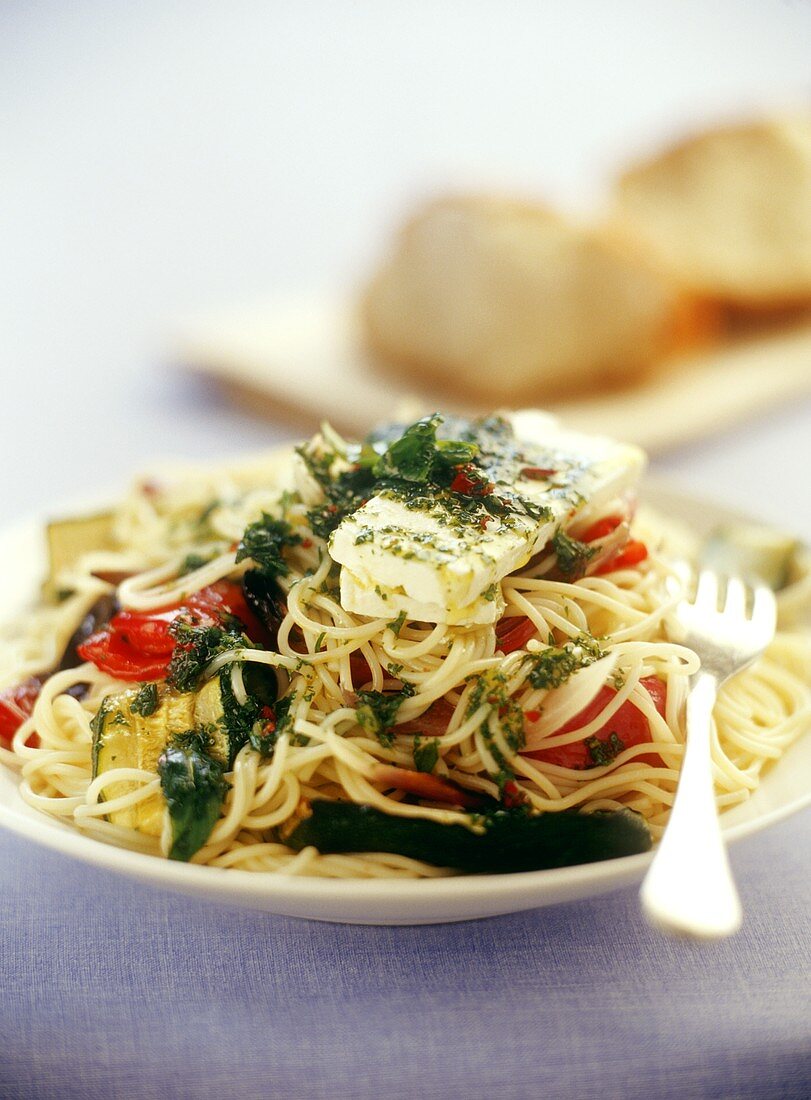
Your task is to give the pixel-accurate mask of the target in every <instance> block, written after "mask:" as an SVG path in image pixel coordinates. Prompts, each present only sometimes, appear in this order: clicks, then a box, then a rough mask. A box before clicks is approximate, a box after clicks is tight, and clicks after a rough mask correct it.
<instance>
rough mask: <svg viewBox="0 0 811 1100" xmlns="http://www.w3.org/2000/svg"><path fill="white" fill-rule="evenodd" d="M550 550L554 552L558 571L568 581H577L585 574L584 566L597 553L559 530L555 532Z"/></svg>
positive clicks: (592, 547) (593, 548)
mask: <svg viewBox="0 0 811 1100" xmlns="http://www.w3.org/2000/svg"><path fill="white" fill-rule="evenodd" d="M552 549H553V550H554V551H555V557H556V558H557V563H558V569H559V570H560V572H561V574H562V576H564V577H565V578H566V579H567V580H569V581H576V580H579V579H580V578H581V577H582V576H583V574H584V573H585V572H586V566H587V565H588V563H589V562H590V561H591V559H592V558H593V557H594V555H595V554H596V553H597V550H596V548H595V547H594V546H589V545H588V543H586V542H580V540H579V539H574V538H572V537H571V535H567V534H566V532H565V531H563V530H562V529H561V528H558V530H557V531H556V532H555V535H554V537H553V539H552Z"/></svg>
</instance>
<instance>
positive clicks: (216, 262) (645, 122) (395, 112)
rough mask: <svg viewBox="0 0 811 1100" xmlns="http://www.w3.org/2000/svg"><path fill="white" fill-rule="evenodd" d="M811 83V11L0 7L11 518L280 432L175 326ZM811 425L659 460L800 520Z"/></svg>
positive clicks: (556, 196) (802, 412) (584, 177)
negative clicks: (474, 194) (403, 227)
mask: <svg viewBox="0 0 811 1100" xmlns="http://www.w3.org/2000/svg"><path fill="white" fill-rule="evenodd" d="M809 99H811V3H809V2H808V0H784V2H776V0H682V2H675V0H674V2H670V3H665V2H662V0H660V2H654V0H636V2H632V0H591V2H587V0H575V2H571V0H569V2H563V0H558V2H547V3H539V2H535V3H529V2H524V3H521V2H516V0H512V2H509V0H502V2H498V0H493V2H486V3H485V2H479V3H474V2H467V3H462V2H445V3H442V2H438V0H435V2H433V3H426V2H418V0H412V2H410V3H401V2H388V3H387V2H384V0H379V2H377V3H374V2H355V3H349V2H339V0H332V2H320V0H319V2H307V0H299V2H292V0H291V2H286V3H281V2H265V3H245V2H243V3H235V2H228V3H225V2H223V3H208V2H201V0H197V2H191V0H190V2H186V3H182V2H177V0H167V2H164V3H160V4H158V3H151V2H143V0H141V2H138V3H119V2H101V0H98V2H94V3H77V2H72V3H21V2H20V3H18V2H9V0H5V2H4V0H0V376H1V380H2V391H0V392H2V395H3V396H2V410H3V415H2V426H1V427H0V479H1V480H0V503H2V507H3V515H4V517H6V519H10V518H13V517H15V516H18V515H22V514H24V513H28V512H31V511H37V510H39V509H42V508H49V509H51V510H58V509H59V507H60V504H61V503H62V502H64V501H66V500H69V499H70V498H71V497H76V496H77V495H78V496H82V495H86V494H87V493H88V492H89V491H95V490H102V491H104V490H110V489H113V490H114V489H115V488H116V487H117V486H120V485H121V484H123V482H124V481H125V480H126V479H127V478H128V477H129V476H130V475H131V474H132V473H133V472H134V471H135V470H136V469H137V467H139V466H141V465H143V464H145V463H147V462H149V461H150V460H151V459H152V458H153V457H154V456H157V455H161V456H180V457H208V456H216V455H220V454H226V453H235V452H238V451H241V450H250V449H255V448H257V447H261V446H264V445H266V444H268V443H272V442H274V441H275V440H276V439H279V438H282V437H283V436H285V434H290V431H289V429H286V428H285V427H284V426H283V425H267V424H263V423H261V422H259V421H251V420H249V419H245V418H243V417H241V416H240V415H238V414H237V413H236V412H233V411H231V410H230V409H228V408H227V407H225V406H223V405H222V404H221V403H220V402H219V400H218V398H217V396H216V395H215V394H214V393H213V391H211V390H209V389H206V388H205V387H204V386H202V385H201V384H200V383H199V382H193V381H192V380H191V379H190V378H188V377H187V376H185V375H184V374H182V373H181V372H179V371H177V370H176V369H174V368H173V367H172V366H171V364H170V363H169V362H167V349H168V348H169V347H170V338H171V334H172V332H173V331H174V330H175V328H176V326H177V324H178V322H179V319H180V318H183V317H185V316H186V315H187V314H189V313H193V312H194V313H199V312H201V311H205V310H206V309H208V308H211V309H214V308H219V307H222V306H223V305H229V304H232V303H234V302H238V301H239V300H240V299H242V298H246V297H247V298H250V297H253V296H256V295H259V294H263V293H267V292H270V293H273V292H275V291H276V290H278V291H279V292H287V291H291V290H293V291H307V292H310V291H318V290H325V291H334V290H335V289H336V288H343V287H347V288H349V287H352V286H354V285H355V284H356V283H357V281H358V280H359V279H361V278H362V276H363V273H364V272H365V271H366V270H367V269H368V267H369V265H370V264H371V263H372V262H373V260H374V257H375V254H376V251H377V250H378V249H379V248H380V247H381V245H382V242H383V241H384V239H385V236H386V234H387V232H388V231H389V230H390V229H391V227H392V225H393V224H394V223H395V221H396V220H397V219H398V218H400V217H401V216H402V214H403V212H404V211H405V210H406V209H407V208H408V206H409V205H410V204H411V203H412V202H413V201H415V200H417V199H418V198H420V197H422V196H424V195H425V194H429V193H431V192H433V191H437V190H443V189H446V188H448V187H454V186H456V187H476V186H500V187H504V188H508V189H510V190H515V191H519V192H524V193H528V194H531V195H536V196H539V197H545V198H548V199H550V200H552V201H554V202H555V203H558V204H562V205H565V206H568V207H570V208H572V209H575V210H589V209H590V208H592V207H594V206H595V205H598V204H599V202H600V200H601V196H602V195H603V194H604V187H605V184H606V181H607V179H608V178H609V176H610V173H611V172H612V170H614V169H615V168H616V167H617V166H618V165H619V164H621V163H622V161H623V158H624V157H626V156H628V155H631V154H632V153H633V152H635V151H638V150H640V149H644V148H647V147H649V146H650V145H651V144H655V143H656V142H657V141H658V140H660V139H661V138H663V137H665V136H667V135H669V134H672V133H675V132H679V131H680V130H683V129H685V128H690V127H692V126H695V125H697V124H700V123H702V122H704V121H706V120H710V119H716V118H724V117H728V116H729V115H734V114H736V113H741V112H745V111H746V110H747V109H751V108H755V107H765V106H770V105H781V104H788V105H792V104H798V103H802V102H806V103H807V102H808V101H809ZM809 370H811V364H810V365H809ZM663 415H666V410H663ZM809 434H811V408H810V407H809V404H808V403H807V402H806V403H804V404H801V405H799V406H797V407H794V408H790V409H784V410H781V411H780V412H778V413H773V414H770V415H769V416H768V418H764V419H763V420H761V421H760V422H756V423H753V424H751V425H749V426H747V427H746V428H745V429H744V430H738V431H737V432H735V433H734V434H730V435H727V436H724V437H722V438H719V439H716V440H714V441H712V442H706V443H704V444H701V445H699V446H692V447H690V448H689V449H686V450H684V451H682V452H678V453H673V454H671V455H670V456H668V457H667V458H666V459H665V460H664V461H660V462H659V463H658V466H659V469H660V470H661V471H664V472H668V473H670V474H673V475H675V476H676V477H677V478H678V480H679V481H681V482H682V483H687V484H688V485H692V486H694V487H695V488H697V489H699V490H701V491H702V492H704V493H711V494H712V493H714V494H715V495H716V496H720V497H722V498H725V499H727V500H728V501H731V502H733V503H737V504H738V505H743V506H744V507H746V506H749V505H751V507H752V508H753V509H754V510H755V511H758V512H760V513H762V514H763V515H765V516H767V517H771V518H772V519H775V520H778V521H780V520H782V521H783V522H786V521H788V522H789V523H790V524H791V525H793V526H795V527H800V528H804V529H805V530H806V532H811V503H810V502H811V493H810V492H809V488H808V486H809V480H811V463H809V459H811V446H809Z"/></svg>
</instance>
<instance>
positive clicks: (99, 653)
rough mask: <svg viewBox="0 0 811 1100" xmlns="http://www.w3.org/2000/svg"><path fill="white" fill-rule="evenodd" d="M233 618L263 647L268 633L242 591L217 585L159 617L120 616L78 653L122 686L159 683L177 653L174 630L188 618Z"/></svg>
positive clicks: (213, 621) (230, 585) (161, 611)
mask: <svg viewBox="0 0 811 1100" xmlns="http://www.w3.org/2000/svg"><path fill="white" fill-rule="evenodd" d="M228 615H232V616H233V617H234V618H236V619H238V620H239V622H240V623H241V625H242V627H243V629H244V630H245V633H246V634H247V635H248V637H249V638H251V639H253V640H256V641H263V640H265V638H266V633H267V632H266V631H265V629H264V627H262V625H261V624H260V622H259V620H258V619H257V618H256V616H255V615H254V614H253V612H252V611H251V610H250V608H249V607H248V605H247V603H246V601H245V597H244V595H243V593H242V588H241V587H240V585H238V584H235V583H234V582H233V581H217V582H216V584H212V585H208V587H206V588H202V589H200V591H199V592H195V593H194V594H193V595H191V596H189V598H188V600H186V601H185V602H184V603H183V604H181V605H180V606H178V607H168V608H158V609H156V610H154V611H119V612H118V614H117V615H114V616H113V617H112V619H111V620H110V622H109V624H108V625H107V626H106V627H105V629H104V630H101V631H99V632H98V633H97V634H93V635H91V637H90V638H88V639H87V641H86V642H84V643H83V644H82V645H80V646H79V648H78V653H79V656H80V657H81V658H82V660H83V661H92V663H93V664H94V665H95V666H96V667H97V668H100V669H101V670H102V672H108V673H109V674H110V675H111V676H115V677H116V678H117V679H119V680H160V679H162V678H163V677H164V676H165V675H166V673H167V671H168V668H169V662H170V661H171V659H172V654H173V653H174V650H175V639H174V638H173V637H172V633H171V629H170V628H171V625H172V623H173V622H175V621H176V620H177V619H179V618H181V617H183V618H184V619H188V620H189V621H190V622H191V623H193V624H194V625H201V624H205V625H213V624H218V623H222V622H223V620H224V619H225V617H226V616H228Z"/></svg>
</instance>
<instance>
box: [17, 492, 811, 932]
mask: <svg viewBox="0 0 811 1100" xmlns="http://www.w3.org/2000/svg"><path fill="white" fill-rule="evenodd" d="M645 499H646V500H647V501H648V502H650V503H651V504H655V505H656V506H657V507H658V508H660V509H661V510H662V511H663V512H664V513H665V514H669V515H672V516H673V517H674V518H678V519H681V520H684V521H687V522H689V523H690V524H691V526H692V527H693V528H694V530H695V531H696V532H697V533H698V534H702V533H705V532H706V531H708V530H709V529H710V528H712V527H713V526H715V525H716V524H717V523H720V522H726V521H729V520H732V519H740V518H741V517H740V515H739V514H737V513H732V512H730V511H729V510H728V509H726V508H723V507H721V506H718V505H715V504H709V503H708V502H707V501H704V500H700V499H698V498H695V497H692V496H689V495H687V494H685V493H682V492H678V491H676V490H673V489H669V488H666V487H664V486H661V485H648V486H647V488H646V492H645ZM42 543H43V538H42V524H41V523H34V522H31V523H27V524H24V525H22V526H19V527H17V528H15V529H12V530H10V531H8V532H6V533H5V534H3V535H2V536H0V608H2V609H3V617H4V618H5V617H6V616H7V613H8V612H9V611H15V610H16V609H17V608H18V607H19V605H20V600H21V598H23V599H24V598H25V595H24V594H26V593H28V594H31V593H33V592H34V591H35V586H36V584H37V583H38V581H39V578H40V576H41V573H42V569H43V550H42ZM21 594H23V595H22V596H21ZM808 805H811V735H810V734H809V733H806V734H805V736H803V737H802V738H801V739H800V740H799V741H798V742H796V743H795V744H794V745H793V746H792V748H791V749H790V750H789V751H788V752H787V753H786V754H785V756H784V757H783V758H782V759H781V760H780V761H779V762H778V763H777V764H776V766H775V767H774V768H772V769H771V770H770V771H769V773H768V774H767V775H766V777H765V778H764V780H763V782H762V783H761V785H760V787H759V788H758V790H757V791H756V792H755V794H754V795H753V796H752V798H750V799H749V800H748V801H747V802H745V803H744V804H742V805H740V806H736V807H735V808H734V809H733V810H731V811H729V812H728V813H726V814H724V818H723V822H724V831H725V834H726V837H727V839H728V840H730V841H733V840H738V839H740V838H741V837H745V836H748V835H749V834H750V833H754V832H757V831H758V830H760V829H764V828H766V827H767V826H769V825H772V824H774V823H775V822H777V821H780V820H781V819H782V818H784V817H787V816H788V815H789V814H793V813H796V812H797V811H798V810H800V809H803V808H804V807H806V806H808ZM0 824H2V825H4V826H6V828H8V829H11V830H13V831H15V832H18V833H20V834H21V835H22V836H24V837H27V838H28V839H29V840H34V841H37V842H38V843H40V844H44V845H46V846H47V847H49V848H54V849H56V850H57V851H59V852H62V853H63V854H64V855H67V856H73V857H75V858H77V859H82V860H85V861H86V862H88V863H92V864H95V865H96V866H97V867H103V868H106V869H108V870H110V871H114V872H116V873H117V874H121V875H127V876H129V877H131V878H134V879H136V880H138V881H140V882H143V883H148V884H151V885H154V886H164V887H166V888H167V889H172V890H178V891H181V892H182V893H184V894H192V895H194V896H196V897H200V898H205V899H208V900H210V901H218V902H225V903H227V904H230V905H236V906H240V907H244V908H247V909H261V910H263V911H265V912H268V913H279V914H284V915H286V916H294V917H308V918H310V919H313V920H328V921H342V922H346V923H353V924H430V923H435V922H439V921H457V920H471V919H475V918H478V917H490V916H495V915H497V914H500V913H513V912H518V911H520V910H524V909H534V908H538V907H540V906H544V905H553V904H555V903H557V902H567V901H575V900H577V899H579V898H583V897H594V896H597V895H599V894H604V893H607V892H609V891H611V890H615V889H617V888H618V887H621V886H625V885H628V884H630V883H635V882H639V881H641V879H642V876H643V874H644V871H645V868H646V867H647V865H648V863H649V861H650V855H649V854H648V855H638V856H629V857H626V858H624V859H616V860H609V861H606V862H603V863H591V864H585V865H582V866H579V867H564V868H561V869H558V870H551V871H528V872H522V873H520V874H512V875H488V876H472V875H464V876H458V877H454V878H442V879H425V880H405V881H404V880H390V881H380V880H376V881H367V880H365V879H355V880H333V879H318V878H296V877H290V876H286V875H280V874H256V873H252V872H249V871H234V870H223V869H220V868H216V867H197V866H192V865H190V864H183V863H176V862H169V861H168V860H162V859H157V858H155V857H154V856H146V855H142V854H140V853H136V852H129V851H125V850H123V849H120V848H114V847H111V846H109V845H107V844H104V843H101V842H100V841H98V840H92V839H90V838H89V837H85V836H82V835H81V834H80V833H78V832H76V831H75V830H73V829H72V828H70V827H69V826H67V825H62V824H60V823H59V822H57V821H54V820H52V819H50V818H48V817H46V816H44V815H43V814H40V813H37V812H36V811H35V810H33V809H31V808H30V807H29V806H27V805H26V804H25V803H24V802H23V801H22V799H21V798H20V796H19V794H18V791H17V777H16V775H15V773H14V772H12V771H10V770H8V769H6V768H4V767H3V766H2V765H0Z"/></svg>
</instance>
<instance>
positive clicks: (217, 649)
mask: <svg viewBox="0 0 811 1100" xmlns="http://www.w3.org/2000/svg"><path fill="white" fill-rule="evenodd" d="M169 633H170V634H171V635H172V637H173V638H174V639H175V642H176V645H175V651H174V653H173V654H172V659H171V661H170V662H169V671H168V673H167V675H166V683H167V684H168V685H169V686H170V687H173V688H175V689H176V690H177V691H194V689H195V688H196V687H197V682H198V681H199V679H200V677H201V676H202V674H203V672H204V670H205V668H206V666H207V665H208V664H209V662H210V661H212V660H213V659H214V658H215V657H216V656H217V655H218V654H220V653H227V652H229V650H236V649H240V648H241V647H242V646H251V647H254V648H255V645H254V643H253V642H250V641H249V640H248V639H247V638H246V637H245V635H244V634H241V633H239V631H237V630H235V629H234V630H232V629H227V630H226V629H223V628H222V627H219V626H192V624H191V623H189V622H187V621H186V620H184V619H183V618H182V617H181V618H178V619H175V621H174V622H173V623H172V624H171V625H170V626H169Z"/></svg>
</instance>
